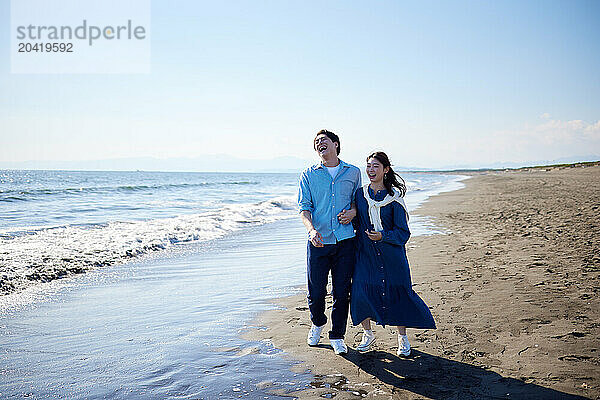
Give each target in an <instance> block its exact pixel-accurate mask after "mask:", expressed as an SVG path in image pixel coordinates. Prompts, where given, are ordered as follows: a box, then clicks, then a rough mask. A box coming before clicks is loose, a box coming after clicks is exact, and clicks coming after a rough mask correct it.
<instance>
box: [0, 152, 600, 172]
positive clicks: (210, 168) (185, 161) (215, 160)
mask: <svg viewBox="0 0 600 400" xmlns="http://www.w3.org/2000/svg"><path fill="white" fill-rule="evenodd" d="M598 160H600V156H599V155H588V156H578V157H562V158H557V159H553V160H537V161H523V162H510V161H507V162H493V163H489V164H483V165H475V164H468V163H464V164H448V165H443V166H440V167H437V168H426V167H422V166H400V165H395V166H394V169H396V170H397V171H454V170H465V169H469V170H472V169H502V168H520V167H529V166H536V165H552V164H564V163H574V162H582V161H598ZM348 161H350V162H351V161H352V160H348ZM314 163H315V160H307V159H302V158H298V157H289V156H288V157H276V158H272V159H269V160H253V159H243V158H237V157H232V156H228V155H225V154H218V155H205V156H201V157H194V158H165V159H162V158H153V157H139V158H114V159H106V160H92V161H21V162H2V161H0V169H50V170H92V171H136V170H140V171H189V172H195V171H197V172H293V173H298V172H300V171H301V170H303V169H304V168H306V167H307V166H310V165H312V164H314Z"/></svg>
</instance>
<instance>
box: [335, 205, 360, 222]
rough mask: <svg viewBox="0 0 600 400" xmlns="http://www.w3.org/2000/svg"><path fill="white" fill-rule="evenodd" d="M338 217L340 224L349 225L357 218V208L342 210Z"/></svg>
mask: <svg viewBox="0 0 600 400" xmlns="http://www.w3.org/2000/svg"><path fill="white" fill-rule="evenodd" d="M337 217H338V221H340V224H344V225H348V224H349V223H350V222H352V219H353V218H354V217H356V208H351V209H349V210H342V212H340V213H339V214H338V215H337Z"/></svg>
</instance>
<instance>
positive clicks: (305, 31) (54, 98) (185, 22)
mask: <svg viewBox="0 0 600 400" xmlns="http://www.w3.org/2000/svg"><path fill="white" fill-rule="evenodd" d="M9 5H10V2H9V0H0V21H2V23H0V54H4V55H6V56H5V57H2V58H0V139H1V142H2V145H1V146H0V161H25V160H93V159H104V158H114V157H143V156H152V157H161V158H166V157H194V156H199V155H202V154H221V153H223V154H229V155H233V156H237V157H245V158H261V159H262V158H271V157H275V156H279V155H289V156H297V157H300V158H307V159H310V158H314V154H313V150H312V138H313V136H314V134H315V132H316V131H318V130H319V129H321V128H327V129H329V130H332V131H334V132H336V133H338V134H339V135H340V137H341V139H342V154H341V156H342V158H344V159H346V160H348V161H353V162H360V163H362V160H363V158H364V157H365V155H366V154H368V153H369V152H370V151H372V150H375V149H383V150H385V151H386V152H388V154H389V155H390V156H391V158H392V160H393V161H394V162H395V163H396V164H401V165H410V166H422V167H432V168H433V167H439V166H445V165H454V164H469V165H472V166H479V165H485V164H488V163H490V162H497V161H517V162H527V161H535V160H540V159H554V158H560V157H571V156H582V155H592V154H595V155H597V154H600V72H599V71H600V22H599V21H600V1H547V0H545V1H453V2H448V1H440V2H437V1H433V2H429V1H426V2H410V3H409V2H403V1H377V2H359V1H325V2H323V1H319V2H307V1H302V2H300V1H298V2H288V1H275V0H273V1H223V2H204V1H191V0H190V1H183V0H179V1H153V2H152V26H151V37H152V66H151V68H152V72H151V74H145V75H91V74H84V75H50V74H44V75H20V74H11V73H10V59H9V57H8V54H9V37H10V36H9V35H10V34H11V32H9V24H8V22H9V17H10V10H9ZM223 169H226V167H224V168H223Z"/></svg>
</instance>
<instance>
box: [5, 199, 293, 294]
mask: <svg viewBox="0 0 600 400" xmlns="http://www.w3.org/2000/svg"><path fill="white" fill-rule="evenodd" d="M294 209H295V199H294V197H293V196H288V197H283V196H282V197H276V198H272V199H269V200H266V201H262V202H260V203H255V204H242V205H227V206H223V207H221V208H220V209H218V210H214V211H208V212H203V213H200V214H194V215H182V216H178V217H174V218H162V219H149V220H145V221H129V222H125V221H118V222H108V223H103V224H87V225H68V226H60V227H51V228H43V229H37V230H21V231H20V232H4V233H3V234H2V235H0V243H1V248H2V252H0V266H5V267H8V268H6V269H5V268H1V269H2V271H0V272H2V274H3V277H2V278H3V279H1V280H0V292H10V291H13V290H17V289H19V288H20V287H25V286H27V285H28V282H29V281H39V280H42V281H43V280H52V279H57V278H60V277H63V276H66V275H69V274H71V273H79V272H84V271H85V270H88V269H91V268H94V267H99V266H106V265H111V264H115V263H118V262H122V261H124V260H126V259H129V258H132V257H136V256H140V255H142V254H146V253H149V252H153V251H157V250H163V249H167V248H169V247H172V246H174V245H178V244H181V243H189V242H200V241H208V240H213V239H217V238H219V237H222V236H224V235H227V234H230V233H232V232H235V231H237V230H240V229H245V228H247V227H249V226H255V225H262V224H265V223H269V222H275V221H277V220H281V219H286V218H290V217H292V216H293V215H295V213H294V212H293V211H292V210H294Z"/></svg>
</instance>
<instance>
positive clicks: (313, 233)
mask: <svg viewBox="0 0 600 400" xmlns="http://www.w3.org/2000/svg"><path fill="white" fill-rule="evenodd" d="M308 237H309V239H310V242H311V243H312V245H313V246H315V247H323V237H322V236H321V234H320V233H319V232H318V231H317V230H316V229H314V228H313V229H311V230H310V232H308Z"/></svg>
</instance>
